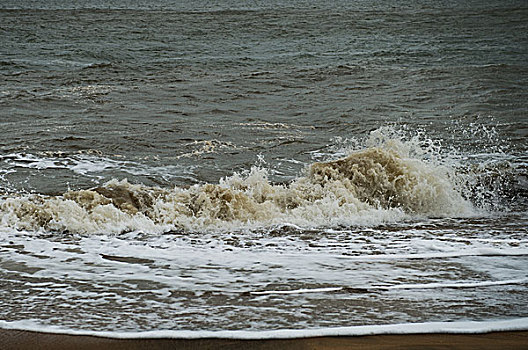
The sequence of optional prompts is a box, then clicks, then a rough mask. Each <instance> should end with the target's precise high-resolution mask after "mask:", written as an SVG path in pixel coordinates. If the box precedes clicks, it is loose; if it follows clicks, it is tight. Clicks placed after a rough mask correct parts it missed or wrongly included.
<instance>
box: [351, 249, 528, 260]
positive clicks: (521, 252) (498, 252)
mask: <svg viewBox="0 0 528 350" xmlns="http://www.w3.org/2000/svg"><path fill="white" fill-rule="evenodd" d="M525 255H528V249H490V248H480V249H471V250H464V251H452V252H439V253H418V254H376V255H343V256H341V258H344V259H349V260H413V259H443V258H461V257H466V256H483V257H486V256H488V257H492V256H525Z"/></svg>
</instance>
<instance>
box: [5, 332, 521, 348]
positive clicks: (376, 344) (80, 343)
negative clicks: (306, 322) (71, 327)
mask: <svg viewBox="0 0 528 350" xmlns="http://www.w3.org/2000/svg"><path fill="white" fill-rule="evenodd" d="M0 345H1V346H0V347H1V348H2V349H3V350H15V349H16V350H25V349H28V350H29V349H40V350H47V349H50V350H51V349H53V350H67V349H72V350H73V349H77V350H83V349H86V350H91V349H109V350H121V349H123V350H124V349H131V350H134V349H153V350H156V349H159V350H163V349H189V350H194V349H197V350H198V349H200V350H207V349H226V350H238V349H256V350H267V349H270V350H271V349H273V350H275V349H286V350H304V349H313V350H330V349H373V350H393V349H465V350H471V349H475V350H477V349H483V350H486V349H490V350H491V349H511V350H521V349H523V350H524V349H528V331H504V332H489V333H480V334H452V333H422V334H381V335H362V336H326V337H307V338H291V339H253V340H248V339H225V338H224V339H222V338H197V339H182V338H131V339H119V338H107V337H101V336H93V335H69V334H59V333H45V332H38V331H29V330H17V329H0Z"/></svg>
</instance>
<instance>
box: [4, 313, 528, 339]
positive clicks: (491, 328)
mask: <svg viewBox="0 0 528 350" xmlns="http://www.w3.org/2000/svg"><path fill="white" fill-rule="evenodd" d="M0 328H2V329H12V330H25V331H34V332H46V333H53V334H69V335H88V336H97V337H106V338H115V339H159V338H173V339H201V338H216V339H246V340H257V339H294V338H310V337H346V336H364V335H381V334H425V333H448V334H482V333H489V332H502V331H526V330H528V318H526V317H525V318H514V319H506V320H490V321H454V322H424V323H404V324H387V325H367V326H352V327H335V328H318V329H280V330H271V331H243V330H240V331H189V330H158V331H145V332H97V331H85V330H73V329H66V328H61V327H56V326H48V325H42V324H41V323H40V322H39V321H38V320H23V321H11V322H10V321H1V320H0Z"/></svg>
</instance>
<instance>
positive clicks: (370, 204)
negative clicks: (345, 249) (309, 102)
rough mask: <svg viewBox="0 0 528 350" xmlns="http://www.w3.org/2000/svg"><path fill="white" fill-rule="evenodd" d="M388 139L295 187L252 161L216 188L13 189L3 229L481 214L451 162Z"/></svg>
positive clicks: (218, 225)
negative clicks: (56, 192)
mask: <svg viewBox="0 0 528 350" xmlns="http://www.w3.org/2000/svg"><path fill="white" fill-rule="evenodd" d="M380 135H382V134H381V133H380V132H379V131H376V132H373V133H372V135H371V140H370V142H369V143H367V147H364V148H362V149H359V150H352V151H349V152H348V154H347V155H346V156H345V157H342V158H340V159H336V160H331V161H325V162H316V163H313V164H311V165H309V166H308V167H307V169H306V170H305V172H304V173H303V174H302V175H301V176H299V177H297V178H296V179H294V180H293V181H291V182H290V183H287V184H276V183H272V182H271V181H270V180H269V179H268V172H267V170H266V169H264V168H260V167H253V168H251V169H250V170H248V171H247V172H244V173H235V174H233V175H231V176H229V177H226V178H223V179H222V180H220V181H219V183H217V184H211V183H207V184H201V185H194V186H191V187H188V188H181V187H175V188H172V189H166V188H160V187H148V186H145V185H141V184H132V183H129V182H128V181H127V180H126V179H125V180H121V181H118V180H112V181H109V182H107V183H106V184H104V185H103V186H100V187H95V188H91V189H87V190H78V191H68V192H66V193H64V194H62V195H59V196H44V195H38V194H32V195H10V196H9V197H6V198H4V199H3V200H2V201H1V202H0V211H1V213H2V219H1V226H3V227H4V228H14V229H19V230H30V231H42V230H44V231H54V232H56V231H60V232H65V231H67V232H72V233H103V232H104V233H121V232H127V231H142V232H147V233H161V232H168V231H173V230H184V231H186V230H189V231H195V230H205V231H208V230H233V229H245V228H249V229H251V228H257V227H267V226H273V225H279V224H284V223H289V224H295V225H299V226H302V227H321V226H336V225H345V226H349V225H378V224H381V223H385V222H395V221H401V220H406V219H410V218H413V217H445V216H467V215H472V214H473V213H474V211H475V209H474V206H473V204H472V203H471V201H469V200H468V199H466V198H465V197H464V196H463V195H462V193H461V192H460V191H459V190H457V186H456V185H455V183H456V181H453V172H452V170H451V168H450V167H447V166H445V165H442V164H441V163H439V162H435V161H431V160H430V159H428V158H430V157H424V154H425V153H424V152H423V149H422V148H423V147H422V148H420V147H417V146H416V145H415V144H413V143H412V142H408V143H405V142H404V141H401V140H399V139H390V138H383V137H381V136H380ZM372 140H374V141H375V142H374V141H372ZM422 146H423V145H422ZM417 150H420V152H417Z"/></svg>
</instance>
